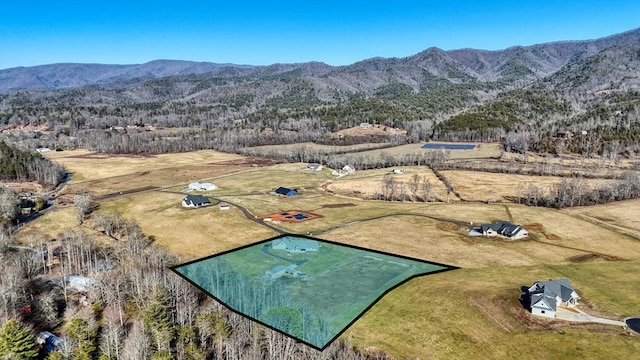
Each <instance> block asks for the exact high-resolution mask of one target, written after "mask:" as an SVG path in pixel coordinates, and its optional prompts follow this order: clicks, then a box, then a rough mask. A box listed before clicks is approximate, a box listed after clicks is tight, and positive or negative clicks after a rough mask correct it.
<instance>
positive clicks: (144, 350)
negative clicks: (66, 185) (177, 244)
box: [0, 213, 389, 360]
mask: <svg viewBox="0 0 640 360" xmlns="http://www.w3.org/2000/svg"><path fill="white" fill-rule="evenodd" d="M87 228H93V230H92V231H95V230H97V231H103V232H105V233H107V232H108V233H109V234H110V235H111V236H112V239H113V240H112V241H111V242H105V241H102V240H98V239H96V238H95V237H94V236H92V235H90V234H89V233H88V232H87V231H86V230H85V229H87ZM26 242H27V243H28V244H29V245H31V246H32V250H28V249H24V248H21V247H17V246H15V239H13V237H12V236H11V235H9V234H8V233H4V232H3V233H0V271H1V272H2V274H3V276H2V277H0V322H1V323H2V326H1V327H0V357H7V358H21V359H36V358H41V357H39V356H44V355H46V358H47V359H100V360H107V359H125V360H126V359H132V360H134V359H135V360H138V359H204V358H215V359H268V358H300V359H307V358H315V359H337V358H339V359H354V360H355V359H388V358H389V357H388V355H386V354H385V353H384V352H380V351H360V350H357V349H355V348H354V347H353V346H351V345H349V344H348V343H346V342H344V341H337V342H335V343H334V344H332V345H331V346H329V347H328V348H327V349H326V350H325V351H324V352H318V351H316V350H314V349H313V348H310V347H308V346H306V345H303V344H301V343H299V342H296V341H295V340H293V339H291V338H289V337H286V336H284V335H282V334H280V333H278V332H275V331H272V330H270V329H268V328H265V327H263V326H260V325H257V324H255V323H254V322H251V321H249V320H247V319H246V318H244V317H242V316H239V315H237V314H235V313H233V312H230V311H228V310H227V309H226V308H224V307H223V306H221V305H220V304H218V303H217V302H215V301H213V300H212V299H210V298H209V297H207V296H205V295H204V294H203V293H202V292H200V291H199V290H197V289H196V288H195V287H194V286H192V285H190V284H189V283H187V282H186V281H184V280H183V279H182V278H180V277H179V276H177V275H176V274H174V273H173V272H171V271H169V270H168V268H169V267H170V266H173V265H175V264H177V263H178V261H179V259H178V258H177V257H175V256H172V255H169V254H167V253H166V252H164V251H163V250H162V249H161V248H159V247H157V246H155V245H154V244H153V238H152V237H148V236H146V235H145V234H144V233H143V232H142V231H141V229H140V227H139V226H138V225H137V224H136V223H135V222H127V221H124V220H123V219H122V217H121V216H120V215H118V214H116V213H105V214H103V215H102V216H97V215H96V214H92V215H90V216H89V217H88V218H87V219H85V221H84V224H83V225H82V226H80V227H78V228H77V229H75V230H71V229H67V230H64V231H62V232H60V233H59V234H58V235H57V237H56V241H51V240H50V239H46V238H45V237H43V236H42V235H38V234H36V233H33V234H30V235H28V236H27V239H26ZM72 274H73V275H76V276H78V275H79V276H85V277H86V278H88V279H89V280H88V281H89V282H88V284H89V288H88V289H86V291H81V292H80V293H78V290H77V289H76V288H74V285H72V283H71V282H70V281H69V275H72ZM228 285H229V284H228ZM83 294H84V295H86V299H85V298H83V297H82V296H81V295H83ZM272 297H273V298H277V294H274V296H272ZM271 315H272V316H276V319H281V320H283V319H286V316H283V315H282V314H276V313H274V314H271ZM283 321H284V320H283ZM59 329H65V330H63V331H62V334H60V337H61V339H62V343H61V344H59V346H58V347H57V349H56V350H55V351H52V352H50V353H49V354H44V353H43V352H42V350H41V349H39V347H38V345H37V344H36V339H35V336H34V335H35V334H36V333H37V332H39V331H51V332H56V330H58V331H59Z"/></svg>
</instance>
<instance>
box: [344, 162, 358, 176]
mask: <svg viewBox="0 0 640 360" xmlns="http://www.w3.org/2000/svg"><path fill="white" fill-rule="evenodd" d="M342 171H344V172H346V173H347V174H353V173H354V172H356V168H355V167H353V165H351V164H347V165H345V166H343V167H342Z"/></svg>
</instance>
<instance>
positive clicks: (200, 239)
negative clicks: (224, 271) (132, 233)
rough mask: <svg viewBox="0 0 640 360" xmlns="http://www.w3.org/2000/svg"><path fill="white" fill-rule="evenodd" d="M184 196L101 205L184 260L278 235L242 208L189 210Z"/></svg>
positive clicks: (129, 199) (157, 193) (150, 195)
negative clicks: (248, 216)
mask: <svg viewBox="0 0 640 360" xmlns="http://www.w3.org/2000/svg"><path fill="white" fill-rule="evenodd" d="M182 197H183V195H181V194H174V193H166V192H161V191H155V192H149V193H141V194H136V195H132V196H129V197H125V198H119V199H116V200H111V201H104V202H102V203H101V209H100V211H113V212H118V213H120V214H122V215H123V217H124V218H126V219H127V220H130V221H131V220H135V221H136V222H138V224H140V226H141V227H142V229H143V231H144V233H145V234H146V235H148V236H153V237H155V239H156V244H157V245H159V246H161V247H163V248H165V249H167V250H168V251H169V252H171V253H174V254H178V255H180V256H181V257H182V259H183V260H190V259H195V258H197V257H202V256H206V255H211V254H215V253H218V252H221V251H225V250H230V249H233V248H235V247H238V246H242V245H246V244H249V243H252V242H256V241H259V240H263V239H266V238H269V237H272V236H275V235H276V234H275V232H274V231H272V230H269V229H267V228H265V227H262V226H260V225H258V224H256V223H255V222H253V221H251V220H249V219H247V218H246V217H245V216H244V215H243V214H242V213H241V212H240V210H239V209H238V208H235V207H232V208H231V209H230V210H226V211H222V210H220V209H219V207H218V206H215V205H213V206H209V207H204V208H199V209H186V208H183V207H182V206H181V205H180V202H181V200H182Z"/></svg>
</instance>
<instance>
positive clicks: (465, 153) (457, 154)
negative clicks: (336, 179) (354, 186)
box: [358, 141, 501, 160]
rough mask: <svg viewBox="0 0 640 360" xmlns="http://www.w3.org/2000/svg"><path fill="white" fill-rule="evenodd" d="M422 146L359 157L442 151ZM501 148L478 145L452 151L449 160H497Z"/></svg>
mask: <svg viewBox="0 0 640 360" xmlns="http://www.w3.org/2000/svg"><path fill="white" fill-rule="evenodd" d="M438 143H443V144H444V143H445V142H440V141H438ZM422 145H424V143H420V144H407V145H400V146H395V147H391V148H386V149H379V150H369V151H363V152H361V153H359V154H358V155H362V156H365V157H366V156H370V157H379V156H380V155H381V154H382V153H385V154H389V155H394V156H398V155H400V156H404V155H411V154H420V153H423V152H429V151H441V150H427V149H422V148H421V146H422ZM500 147H501V145H500V144H499V143H488V144H478V146H477V147H476V148H475V149H473V150H451V151H449V158H450V159H452V160H455V159H487V158H497V157H500V153H501V151H500Z"/></svg>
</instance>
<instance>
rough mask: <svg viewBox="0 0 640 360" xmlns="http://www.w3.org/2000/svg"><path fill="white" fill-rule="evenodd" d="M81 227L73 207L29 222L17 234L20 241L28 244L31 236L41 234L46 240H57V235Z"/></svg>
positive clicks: (58, 210)
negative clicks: (27, 240)
mask: <svg viewBox="0 0 640 360" xmlns="http://www.w3.org/2000/svg"><path fill="white" fill-rule="evenodd" d="M79 225H80V223H79V221H78V217H77V215H76V211H75V209H74V208H73V207H67V208H62V209H55V210H54V211H48V212H47V213H46V214H44V215H43V216H41V217H40V218H38V219H37V220H35V221H32V222H29V223H27V224H25V225H23V226H22V227H21V228H20V231H18V233H17V237H18V240H20V241H21V242H25V243H26V241H25V240H26V239H27V238H28V236H29V235H30V234H41V235H43V236H44V238H45V239H49V240H51V239H55V238H56V236H57V234H58V233H60V232H64V230H66V229H75V228H77V227H78V226H79Z"/></svg>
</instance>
